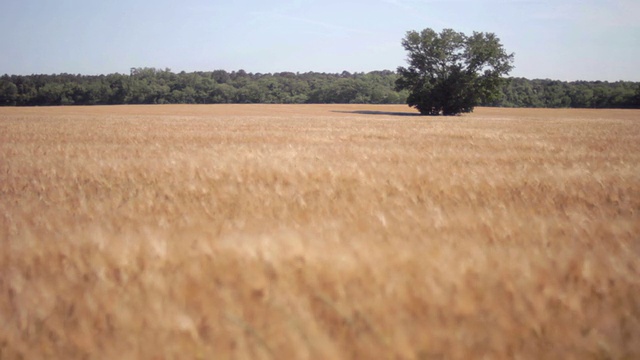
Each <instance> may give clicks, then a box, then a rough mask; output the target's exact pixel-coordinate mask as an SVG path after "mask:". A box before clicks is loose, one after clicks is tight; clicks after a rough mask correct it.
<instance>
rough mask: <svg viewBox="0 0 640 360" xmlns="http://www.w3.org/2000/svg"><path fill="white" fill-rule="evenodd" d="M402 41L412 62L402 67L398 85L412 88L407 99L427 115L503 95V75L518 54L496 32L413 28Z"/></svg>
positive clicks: (448, 112) (468, 107) (460, 110)
mask: <svg viewBox="0 0 640 360" xmlns="http://www.w3.org/2000/svg"><path fill="white" fill-rule="evenodd" d="M402 46H403V47H404V48H405V50H406V51H407V52H408V53H409V58H408V62H409V67H408V68H404V67H399V68H398V73H399V75H400V78H399V79H398V80H397V83H396V85H397V89H398V90H409V91H410V94H409V97H408V98H407V103H408V104H409V106H412V107H416V108H417V109H418V110H419V111H420V113H422V114H425V115H439V114H443V115H455V114H460V113H463V112H471V111H473V108H474V107H475V106H476V105H478V104H479V103H480V102H482V101H491V100H492V99H495V98H497V97H498V96H499V94H500V85H501V83H502V76H503V75H505V74H507V73H508V72H509V71H510V70H511V69H512V66H511V64H512V62H513V54H507V53H506V52H505V50H504V49H503V48H502V45H501V44H500V39H498V37H496V36H495V34H492V33H479V32H474V33H473V35H471V36H466V35H465V34H463V33H461V32H456V31H453V30H451V29H444V30H443V31H442V32H440V33H439V34H438V33H436V32H435V31H434V30H432V29H424V30H422V32H420V33H418V32H416V31H409V32H407V35H406V37H405V38H404V39H403V40H402Z"/></svg>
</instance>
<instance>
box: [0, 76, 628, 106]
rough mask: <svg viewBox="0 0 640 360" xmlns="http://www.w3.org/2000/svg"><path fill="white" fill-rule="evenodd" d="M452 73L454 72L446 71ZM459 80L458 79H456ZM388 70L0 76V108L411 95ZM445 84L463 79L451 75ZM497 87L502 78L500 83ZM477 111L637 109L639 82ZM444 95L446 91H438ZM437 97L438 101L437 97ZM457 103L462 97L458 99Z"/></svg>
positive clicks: (519, 99)
mask: <svg viewBox="0 0 640 360" xmlns="http://www.w3.org/2000/svg"><path fill="white" fill-rule="evenodd" d="M452 74H454V75H456V74H455V73H452ZM458 75H459V76H461V74H458ZM398 78H399V76H398V74H397V73H395V72H393V71H388V70H385V71H372V72H369V73H353V74H352V73H349V72H346V71H345V72H342V73H340V74H327V73H314V72H309V73H291V72H282V73H274V74H253V73H247V72H245V71H242V70H240V71H234V72H227V71H224V70H215V71H212V72H192V73H187V72H180V73H173V72H171V70H169V69H164V70H159V69H154V68H134V69H131V72H130V74H109V75H99V76H84V75H71V74H58V75H29V76H17V75H11V76H10V75H4V76H1V77H0V106H14V105H18V106H33V105H107V104H178V103H180V104H223V103H256V102H261V103H270V104H271V103H273V104H304V103H363V104H365V103H366V104H402V103H406V102H407V98H408V97H410V96H415V95H413V94H410V92H409V90H406V89H405V90H401V91H397V90H395V89H394V87H395V84H396V81H397V80H398ZM449 81H452V82H453V81H464V79H457V78H456V76H452V78H451V79H450V80H449ZM501 81H502V80H501ZM499 90H500V91H499V94H498V96H496V97H495V98H492V99H489V97H488V96H486V94H484V95H483V97H484V98H483V99H481V103H480V104H481V105H484V106H506V107H516V106H517V107H522V106H526V107H567V106H568V107H623V108H633V107H635V108H640V84H638V83H632V82H616V83H607V82H575V83H565V82H559V81H552V80H527V79H521V78H514V79H508V81H504V83H503V84H502V85H501V87H500V88H499ZM442 94H446V89H443V90H442ZM438 96H444V95H441V94H438ZM462 100H464V99H462Z"/></svg>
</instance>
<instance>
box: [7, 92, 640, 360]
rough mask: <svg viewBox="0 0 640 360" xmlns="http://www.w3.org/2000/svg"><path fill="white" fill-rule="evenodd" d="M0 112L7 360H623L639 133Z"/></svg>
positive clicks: (570, 116)
mask: <svg viewBox="0 0 640 360" xmlns="http://www.w3.org/2000/svg"><path fill="white" fill-rule="evenodd" d="M415 115H416V114H415V113H414V112H413V111H412V110H411V109H410V108H408V107H406V106H387V105H385V106H372V105H175V106H174V105H159V106H111V107H100V106H95V107H40V108H0V246H1V247H0V359H219V358H222V359H227V358H228V359H478V358H491V359H494V358H519V359H638V358H640V111H637V110H544V109H536V110H533V109H495V108H477V109H476V111H475V112H474V113H471V114H467V115H463V116H457V117H422V116H415Z"/></svg>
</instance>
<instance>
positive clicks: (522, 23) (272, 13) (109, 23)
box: [0, 0, 640, 81]
mask: <svg viewBox="0 0 640 360" xmlns="http://www.w3.org/2000/svg"><path fill="white" fill-rule="evenodd" d="M639 19H640V0H556V1H552V0H546V1H545V0H539V1H535V0H533V1H525V0H368V1H365V0H324V1H321V0H273V1H259V0H238V1H232V0H225V1H219V0H209V1H206V0H175V1H170V0H127V1H124V0H0V33H1V34H2V36H0V74H5V73H7V74H23V75H27V74H52V73H62V72H66V73H73V74H77V73H80V74H106V73H113V72H119V73H128V72H129V69H130V68H131V67H156V68H163V69H164V68H170V69H171V70H173V71H176V72H179V71H182V70H185V71H196V70H201V71H210V70H215V69H224V70H227V71H231V70H239V69H244V70H246V71H248V72H254V73H255V72H261V73H267V72H280V71H293V72H297V71H300V72H306V71H318V72H342V71H343V70H347V71H350V72H360V71H371V70H384V69H389V70H395V69H396V68H397V67H398V66H401V65H402V66H404V65H405V58H406V55H405V51H404V49H403V48H402V46H401V44H400V42H401V40H402V38H403V37H404V35H405V33H406V32H407V31H408V30H422V29H424V28H427V27H430V28H433V29H434V30H436V31H440V30H441V29H443V28H452V29H454V30H457V31H462V32H464V33H467V34H470V33H471V32H472V31H485V32H493V33H496V34H497V35H498V37H499V38H500V39H501V40H502V43H503V45H504V46H505V48H506V49H507V51H509V52H515V53H516V57H515V69H514V70H513V71H512V73H511V75H512V76H522V77H527V78H530V79H533V78H550V79H559V80H608V81H616V80H630V81H640V20H639Z"/></svg>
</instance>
